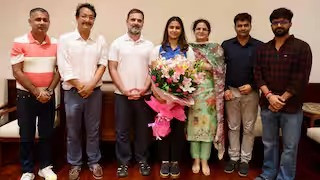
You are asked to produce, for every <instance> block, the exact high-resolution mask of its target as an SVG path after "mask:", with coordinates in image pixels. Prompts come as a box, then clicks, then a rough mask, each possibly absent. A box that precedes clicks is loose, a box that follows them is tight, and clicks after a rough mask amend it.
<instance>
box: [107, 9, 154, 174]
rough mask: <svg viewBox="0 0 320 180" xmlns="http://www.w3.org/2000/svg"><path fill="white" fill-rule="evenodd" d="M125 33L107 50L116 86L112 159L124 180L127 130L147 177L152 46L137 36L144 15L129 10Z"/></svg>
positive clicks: (127, 146)
mask: <svg viewBox="0 0 320 180" xmlns="http://www.w3.org/2000/svg"><path fill="white" fill-rule="evenodd" d="M126 22H127V27H128V32H127V33H126V34H124V35H123V36H121V37H119V38H117V39H116V40H114V41H113V43H112V44H111V47H110V50H109V62H108V67H109V72H110V76H111V78H112V80H113V83H114V84H115V86H116V88H117V89H116V91H115V121H116V123H115V124H116V156H117V159H118V163H119V167H118V170H117V175H118V177H126V176H128V163H129V161H130V159H131V154H132V153H131V147H130V136H129V134H130V128H131V127H133V128H134V133H135V136H134V152H135V160H136V161H137V162H139V171H140V173H141V175H143V176H148V175H149V174H150V166H149V165H148V164H147V156H148V146H149V142H150V137H151V134H150V133H151V131H150V128H148V123H149V122H151V121H152V119H153V112H152V110H151V109H150V108H149V106H148V105H147V104H146V103H145V101H144V100H145V98H149V97H150V94H151V93H150V83H151V81H150V76H149V75H148V65H149V56H150V53H151V51H152V49H153V44H152V42H150V41H148V40H145V39H144V38H143V37H142V35H141V30H142V27H143V23H144V14H143V12H142V11H141V10H139V9H132V10H130V11H129V13H128V16H127V20H126Z"/></svg>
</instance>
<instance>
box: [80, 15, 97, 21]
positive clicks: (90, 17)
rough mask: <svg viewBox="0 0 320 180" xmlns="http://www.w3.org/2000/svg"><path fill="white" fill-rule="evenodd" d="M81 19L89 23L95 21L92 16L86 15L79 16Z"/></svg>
mask: <svg viewBox="0 0 320 180" xmlns="http://www.w3.org/2000/svg"><path fill="white" fill-rule="evenodd" d="M80 17H81V18H82V19H89V20H90V21H93V20H94V19H95V17H94V16H87V15H81V16H80Z"/></svg>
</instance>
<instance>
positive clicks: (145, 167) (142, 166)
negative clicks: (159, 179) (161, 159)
mask: <svg viewBox="0 0 320 180" xmlns="http://www.w3.org/2000/svg"><path fill="white" fill-rule="evenodd" d="M139 172H140V174H141V175H142V176H149V175H150V172H151V168H150V166H149V164H148V163H147V162H145V161H140V162H139Z"/></svg>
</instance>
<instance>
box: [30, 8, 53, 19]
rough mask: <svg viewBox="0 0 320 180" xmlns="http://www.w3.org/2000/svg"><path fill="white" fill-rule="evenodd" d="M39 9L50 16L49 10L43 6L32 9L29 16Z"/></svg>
mask: <svg viewBox="0 0 320 180" xmlns="http://www.w3.org/2000/svg"><path fill="white" fill-rule="evenodd" d="M37 11H40V12H43V13H47V14H48V16H49V13H48V11H47V10H45V9H43V8H41V7H36V8H33V9H31V10H30V12H29V16H30V17H31V15H32V13H34V12H37Z"/></svg>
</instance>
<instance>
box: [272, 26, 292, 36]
mask: <svg viewBox="0 0 320 180" xmlns="http://www.w3.org/2000/svg"><path fill="white" fill-rule="evenodd" d="M272 31H273V34H274V35H275V36H276V37H283V36H285V35H287V34H288V33H289V28H288V29H286V28H275V29H273V30H272Z"/></svg>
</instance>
